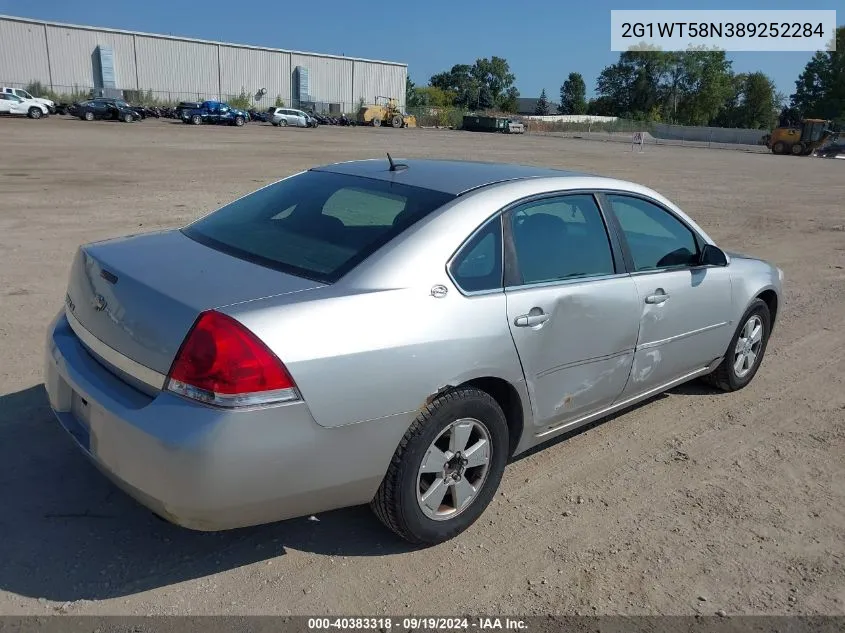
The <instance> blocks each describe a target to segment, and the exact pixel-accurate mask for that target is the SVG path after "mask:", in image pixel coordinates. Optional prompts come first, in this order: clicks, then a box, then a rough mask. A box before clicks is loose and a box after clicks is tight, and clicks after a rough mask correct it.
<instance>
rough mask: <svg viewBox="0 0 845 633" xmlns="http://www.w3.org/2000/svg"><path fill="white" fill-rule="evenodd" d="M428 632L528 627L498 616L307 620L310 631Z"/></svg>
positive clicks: (524, 623) (522, 622)
mask: <svg viewBox="0 0 845 633" xmlns="http://www.w3.org/2000/svg"><path fill="white" fill-rule="evenodd" d="M393 628H397V629H400V628H401V629H402V630H406V631H407V630H419V631H424V630H431V631H469V630H479V631H486V630H493V631H495V630H509V631H525V630H527V628H528V625H527V624H526V622H525V621H524V620H521V619H519V618H509V617H505V618H499V617H473V618H467V617H458V618H441V617H416V618H415V617H400V618H391V617H372V618H367V617H351V618H309V619H308V630H309V631H332V630H390V629H393Z"/></svg>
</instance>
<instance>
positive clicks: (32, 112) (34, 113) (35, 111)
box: [27, 106, 44, 119]
mask: <svg viewBox="0 0 845 633" xmlns="http://www.w3.org/2000/svg"><path fill="white" fill-rule="evenodd" d="M27 114H28V115H29V118H30V119H40V118H41V115H43V114H44V113H43V112H42V111H41V108H36V107H35V106H32V107H31V108H30V109H29V112H28V113H27Z"/></svg>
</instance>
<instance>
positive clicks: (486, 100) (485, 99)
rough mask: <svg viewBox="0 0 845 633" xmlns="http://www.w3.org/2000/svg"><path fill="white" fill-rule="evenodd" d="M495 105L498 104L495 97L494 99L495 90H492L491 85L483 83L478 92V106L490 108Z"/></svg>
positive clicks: (484, 108) (483, 108)
mask: <svg viewBox="0 0 845 633" xmlns="http://www.w3.org/2000/svg"><path fill="white" fill-rule="evenodd" d="M494 105H496V101H495V99H493V92H492V91H491V90H490V87H489V86H488V85H487V84H482V85H481V89H480V90H479V92H478V107H479V109H481V110H489V109H490V108H492V107H493V106H494Z"/></svg>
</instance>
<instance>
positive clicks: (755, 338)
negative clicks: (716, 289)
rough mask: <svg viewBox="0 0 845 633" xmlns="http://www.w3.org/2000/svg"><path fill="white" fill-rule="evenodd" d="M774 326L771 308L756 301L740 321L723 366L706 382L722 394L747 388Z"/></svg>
mask: <svg viewBox="0 0 845 633" xmlns="http://www.w3.org/2000/svg"><path fill="white" fill-rule="evenodd" d="M771 323H772V317H771V313H770V312H769V306H767V305H766V302H765V301H763V300H762V299H755V300H754V301H753V303H752V304H751V306H750V307H749V308H748V310H747V311H746V312H745V314H744V315H743V317H742V319H741V320H740V322H739V327H738V328H737V330H736V332H735V333H734V335H733V338H732V339H731V342H730V344H729V345H728V350H727V351H726V352H725V358H724V359H723V360H722V363H721V364H720V365H719V366H718V367H717V368H716V370H715V371H714V372H713V373H712V374H710V375H709V376H706V378H705V380H706V381H707V382H709V383H710V384H712V385H714V386H715V387H718V388H719V389H722V390H723V391H738V390H740V389H742V388H743V387H745V386H746V385H748V383H750V382H751V380H752V379H753V378H754V375H755V374H756V373H757V370H758V369H759V367H760V363H761V362H762V361H763V355H764V354H765V353H766V346H767V345H768V343H769V334H770V332H771Z"/></svg>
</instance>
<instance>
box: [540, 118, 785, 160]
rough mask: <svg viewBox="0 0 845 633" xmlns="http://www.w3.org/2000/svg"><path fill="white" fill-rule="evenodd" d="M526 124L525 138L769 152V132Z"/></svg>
mask: <svg viewBox="0 0 845 633" xmlns="http://www.w3.org/2000/svg"><path fill="white" fill-rule="evenodd" d="M603 118H606V117H603ZM525 123H526V127H527V133H528V134H543V135H547V136H560V137H563V138H583V139H589V140H597V141H615V142H619V143H631V144H634V143H635V140H636V141H637V143H636V144H637V145H642V146H643V147H645V146H648V145H679V146H689V147H710V148H722V149H739V150H744V151H755V152H768V151H769V150H768V148H767V147H766V136H767V135H768V130H751V129H744V128H723V127H704V126H701V127H698V126H688V125H673V124H670V123H656V122H653V121H634V120H630V119H614V120H610V121H607V120H585V121H547V120H542V119H534V118H532V117H526V118H525ZM640 140H641V143H640Z"/></svg>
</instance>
